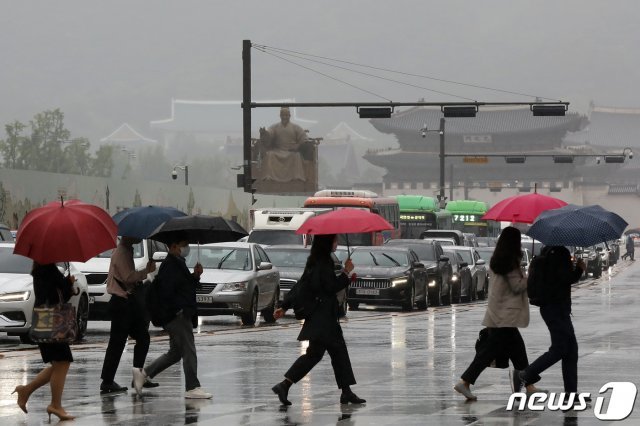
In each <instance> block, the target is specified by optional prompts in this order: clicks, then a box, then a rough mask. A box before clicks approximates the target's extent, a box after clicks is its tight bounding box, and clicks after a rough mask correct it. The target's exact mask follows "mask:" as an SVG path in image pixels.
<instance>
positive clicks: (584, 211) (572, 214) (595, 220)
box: [527, 204, 629, 247]
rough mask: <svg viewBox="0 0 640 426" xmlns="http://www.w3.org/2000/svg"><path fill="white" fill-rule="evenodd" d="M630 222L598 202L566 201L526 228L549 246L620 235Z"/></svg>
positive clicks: (580, 243)
mask: <svg viewBox="0 0 640 426" xmlns="http://www.w3.org/2000/svg"><path fill="white" fill-rule="evenodd" d="M628 225H629V224H628V223H627V222H626V221H625V220H624V219H622V218H621V217H620V216H618V215H617V214H615V213H613V212H610V211H608V210H605V209H603V208H602V207H600V206H598V205H593V206H576V205H573V204H569V205H566V206H564V207H562V208H559V209H555V210H548V211H546V212H543V213H541V214H540V216H538V219H537V220H536V221H535V222H534V224H533V225H532V226H531V228H529V230H528V231H527V235H529V236H530V237H533V238H535V239H536V240H538V241H542V243H543V244H545V245H547V246H578V247H589V246H592V245H594V244H598V243H604V242H607V241H609V240H615V239H618V238H620V236H621V235H622V232H623V231H624V229H625V228H626V227H627V226H628Z"/></svg>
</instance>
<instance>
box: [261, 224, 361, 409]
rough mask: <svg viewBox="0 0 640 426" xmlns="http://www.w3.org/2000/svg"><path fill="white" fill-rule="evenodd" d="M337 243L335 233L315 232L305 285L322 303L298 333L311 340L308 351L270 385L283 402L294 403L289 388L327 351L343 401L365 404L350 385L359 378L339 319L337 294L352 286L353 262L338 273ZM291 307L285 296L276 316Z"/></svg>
mask: <svg viewBox="0 0 640 426" xmlns="http://www.w3.org/2000/svg"><path fill="white" fill-rule="evenodd" d="M337 245H338V239H337V236H336V235H335V234H329V235H316V236H315V237H314V239H313V244H312V245H311V254H310V255H309V258H308V259H307V264H306V266H305V274H308V276H309V277H310V278H309V280H308V282H306V283H305V284H307V283H308V284H309V285H310V286H311V291H312V293H313V294H314V295H315V296H316V298H318V300H319V303H318V304H317V306H316V308H315V309H314V310H313V312H311V313H310V314H309V316H307V318H306V319H305V321H304V325H303V326H302V330H301V331H300V334H299V336H298V340H300V341H303V340H308V341H309V346H308V348H307V352H306V354H304V355H302V356H300V357H299V358H298V359H297V360H296V361H295V362H294V363H293V365H292V366H291V368H289V370H288V371H287V372H286V373H285V374H284V380H283V381H282V382H280V383H278V384H277V385H275V386H274V387H272V388H271V390H272V391H273V392H274V393H275V394H276V395H278V398H279V399H280V402H281V403H282V404H283V405H291V402H290V401H289V400H288V399H287V397H288V393H289V388H290V387H291V385H292V384H294V383H297V382H298V381H299V380H301V379H302V378H303V377H304V376H306V375H307V374H308V373H309V372H310V371H311V369H312V368H313V367H314V366H315V365H316V364H317V363H318V362H320V360H321V359H322V357H323V355H324V353H325V352H329V356H330V357H331V365H332V367H333V372H334V375H335V378H336V382H337V384H338V387H339V388H340V389H342V394H341V395H340V403H341V404H348V403H352V404H364V403H365V402H366V401H365V400H364V399H362V398H359V397H358V396H357V395H356V394H355V393H353V391H352V390H351V386H352V385H354V384H356V379H355V377H354V374H353V369H352V368H351V361H350V359H349V352H348V351H347V344H346V342H345V340H344V336H343V334H342V328H341V327H340V322H339V320H338V318H339V306H338V299H337V298H336V293H337V292H338V291H340V290H342V289H344V288H346V287H347V286H348V285H349V276H348V274H350V273H351V271H353V263H352V262H351V259H347V260H346V261H345V264H344V270H343V271H342V273H341V274H340V275H339V276H336V274H335V271H334V263H333V260H332V259H331V252H332V251H335V249H336V247H337ZM290 307H291V301H290V300H287V299H285V300H284V302H283V304H282V306H281V307H280V308H278V309H277V310H276V311H275V313H274V316H275V318H276V319H278V318H282V316H283V315H284V313H285V312H286V311H287V310H288V309H289V308H290Z"/></svg>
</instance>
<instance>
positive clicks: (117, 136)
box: [100, 123, 158, 144]
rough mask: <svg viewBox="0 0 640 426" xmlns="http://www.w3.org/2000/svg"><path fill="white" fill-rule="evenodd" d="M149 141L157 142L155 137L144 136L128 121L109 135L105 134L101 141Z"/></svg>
mask: <svg viewBox="0 0 640 426" xmlns="http://www.w3.org/2000/svg"><path fill="white" fill-rule="evenodd" d="M139 141H142V142H149V143H157V142H158V141H156V140H155V139H150V138H147V137H144V136H142V135H141V134H140V133H139V132H138V131H137V130H135V129H134V128H133V127H131V126H130V125H129V124H128V123H123V124H122V125H121V126H120V127H118V128H117V129H116V130H114V131H113V132H111V134H110V135H109V136H105V137H104V138H102V139H100V142H103V143H116V144H118V143H127V142H139Z"/></svg>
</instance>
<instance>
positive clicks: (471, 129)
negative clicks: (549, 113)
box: [369, 107, 584, 134]
mask: <svg viewBox="0 0 640 426" xmlns="http://www.w3.org/2000/svg"><path fill="white" fill-rule="evenodd" d="M441 117H442V112H441V111H440V109H439V108H429V107H414V108H411V109H409V110H406V111H403V112H399V113H396V114H394V115H393V116H391V118H383V119H371V120H369V121H370V122H371V124H372V125H373V126H374V127H375V128H376V129H378V130H379V131H381V132H383V133H395V132H397V131H401V132H406V131H407V130H408V131H415V132H416V134H417V133H418V132H419V131H420V129H421V128H422V127H423V125H424V124H425V123H426V125H427V128H428V129H430V130H435V129H438V128H439V126H440V124H439V123H440V118H441ZM446 120H447V121H446V132H447V134H498V133H513V132H530V131H536V130H543V129H544V130H547V129H553V128H556V129H562V130H566V131H577V130H579V129H580V128H581V127H582V126H583V120H584V116H581V115H579V114H577V113H574V112H568V113H567V115H566V116H564V117H534V116H533V114H532V113H531V111H530V110H529V108H528V107H527V108H494V109H491V108H482V107H481V108H480V110H479V111H478V113H477V115H476V117H475V118H447V119H446Z"/></svg>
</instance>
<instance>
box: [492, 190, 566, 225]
mask: <svg viewBox="0 0 640 426" xmlns="http://www.w3.org/2000/svg"><path fill="white" fill-rule="evenodd" d="M566 205H567V203H565V202H564V201H562V200H560V199H558V198H554V197H549V196H547V195H542V194H538V193H533V194H527V195H514V196H513V197H509V198H506V199H504V200H502V201H500V202H499V203H498V204H496V205H495V206H493V207H491V208H490V209H489V211H488V212H487V213H485V215H484V216H482V219H483V220H496V221H502V222H519V223H533V222H534V221H535V220H536V218H537V217H538V215H540V213H542V212H543V211H546V210H552V209H558V208H560V207H562V206H566Z"/></svg>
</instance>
